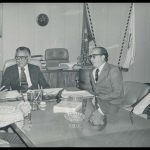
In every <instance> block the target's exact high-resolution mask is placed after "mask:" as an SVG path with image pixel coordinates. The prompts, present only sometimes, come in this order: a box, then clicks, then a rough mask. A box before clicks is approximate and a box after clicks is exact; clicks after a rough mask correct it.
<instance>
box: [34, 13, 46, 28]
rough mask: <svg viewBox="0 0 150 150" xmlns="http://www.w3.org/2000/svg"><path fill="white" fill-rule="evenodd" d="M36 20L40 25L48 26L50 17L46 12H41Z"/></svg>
mask: <svg viewBox="0 0 150 150" xmlns="http://www.w3.org/2000/svg"><path fill="white" fill-rule="evenodd" d="M36 21H37V24H38V25H40V26H46V25H47V24H48V22H49V18H48V16H47V15H46V14H39V15H38V16H37V20H36Z"/></svg>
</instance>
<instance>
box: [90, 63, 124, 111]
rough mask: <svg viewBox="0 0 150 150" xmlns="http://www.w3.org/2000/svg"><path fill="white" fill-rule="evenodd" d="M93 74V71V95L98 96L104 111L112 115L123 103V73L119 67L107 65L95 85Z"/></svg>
mask: <svg viewBox="0 0 150 150" xmlns="http://www.w3.org/2000/svg"><path fill="white" fill-rule="evenodd" d="M92 72H93V70H91V72H90V82H91V85H92V93H93V94H95V95H96V96H98V98H97V100H98V103H99V105H100V106H101V109H102V111H103V112H104V113H112V112H113V111H114V110H116V108H118V106H119V105H120V104H121V103H122V101H123V95H124V90H123V77H122V73H121V71H120V70H119V69H118V67H116V66H114V65H112V64H108V63H106V64H105V65H104V67H103V69H102V71H101V73H100V76H99V77H98V81H97V82H96V83H95V81H94V78H93V74H92ZM114 112H115V111H114Z"/></svg>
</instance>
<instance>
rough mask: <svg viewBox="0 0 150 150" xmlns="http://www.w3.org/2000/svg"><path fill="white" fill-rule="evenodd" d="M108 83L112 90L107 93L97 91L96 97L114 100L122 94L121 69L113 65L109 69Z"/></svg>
mask: <svg viewBox="0 0 150 150" xmlns="http://www.w3.org/2000/svg"><path fill="white" fill-rule="evenodd" d="M110 84H111V87H112V91H111V92H109V93H108V94H102V93H99V95H98V98H100V99H101V100H109V101H110V100H115V99H117V98H120V97H121V96H122V94H123V77H122V73H121V71H120V70H119V69H118V68H117V67H114V68H112V69H111V70H110Z"/></svg>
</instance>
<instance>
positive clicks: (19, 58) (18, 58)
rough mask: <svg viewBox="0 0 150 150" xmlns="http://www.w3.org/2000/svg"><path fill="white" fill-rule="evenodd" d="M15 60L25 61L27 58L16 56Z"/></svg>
mask: <svg viewBox="0 0 150 150" xmlns="http://www.w3.org/2000/svg"><path fill="white" fill-rule="evenodd" d="M15 58H16V60H25V59H27V58H28V56H16V57H15Z"/></svg>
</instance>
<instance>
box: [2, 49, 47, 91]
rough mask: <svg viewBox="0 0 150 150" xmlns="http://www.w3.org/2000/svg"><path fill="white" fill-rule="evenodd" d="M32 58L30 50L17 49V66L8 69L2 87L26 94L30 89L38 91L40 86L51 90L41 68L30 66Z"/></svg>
mask: <svg viewBox="0 0 150 150" xmlns="http://www.w3.org/2000/svg"><path fill="white" fill-rule="evenodd" d="M30 58H31V52H30V49H29V48H27V47H19V48H17V49H16V53H15V59H16V64H15V65H13V66H10V67H8V68H7V69H6V70H5V72H4V75H3V79H2V86H5V89H8V90H18V91H19V92H20V91H22V92H26V91H27V90H28V89H38V87H39V86H40V87H42V88H49V85H48V83H47V82H46V80H45V78H44V76H43V74H42V72H41V71H40V68H39V67H38V66H36V65H33V64H29V62H30Z"/></svg>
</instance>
